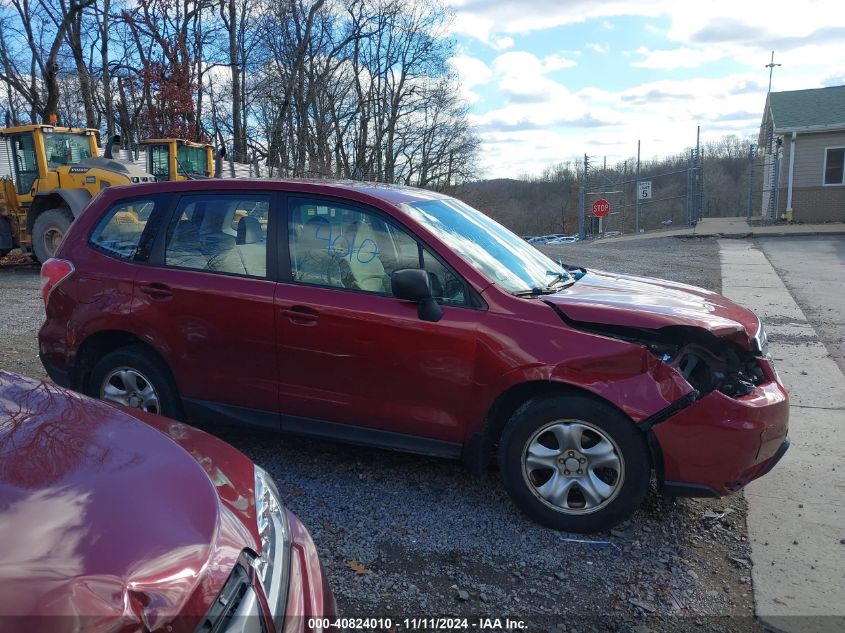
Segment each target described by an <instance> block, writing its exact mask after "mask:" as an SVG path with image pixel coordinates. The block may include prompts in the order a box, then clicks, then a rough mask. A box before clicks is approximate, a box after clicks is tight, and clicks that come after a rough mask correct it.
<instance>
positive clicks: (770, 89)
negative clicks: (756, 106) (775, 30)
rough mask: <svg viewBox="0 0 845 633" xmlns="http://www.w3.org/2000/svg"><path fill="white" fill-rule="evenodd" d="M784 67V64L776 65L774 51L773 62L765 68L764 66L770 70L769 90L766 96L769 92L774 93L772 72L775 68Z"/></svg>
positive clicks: (773, 53)
mask: <svg viewBox="0 0 845 633" xmlns="http://www.w3.org/2000/svg"><path fill="white" fill-rule="evenodd" d="M782 65H783V64H776V63H775V52H774V51H772V61H770V62H769V63H768V64H766V65H765V66H763V68H768V69H769V90H768V92H767V93H766V94H768V93H769V92H771V91H772V71H773V70H774V69H775V66H782Z"/></svg>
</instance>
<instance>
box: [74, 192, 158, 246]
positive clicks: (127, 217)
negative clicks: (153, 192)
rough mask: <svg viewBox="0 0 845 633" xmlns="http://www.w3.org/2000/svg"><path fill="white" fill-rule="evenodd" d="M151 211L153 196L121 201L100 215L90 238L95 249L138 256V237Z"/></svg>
mask: <svg viewBox="0 0 845 633" xmlns="http://www.w3.org/2000/svg"><path fill="white" fill-rule="evenodd" d="M154 211H155V202H154V201H153V200H132V201H130V202H120V203H118V204H116V205H115V206H113V207H112V208H111V209H109V211H108V212H107V213H106V214H105V215H104V216H103V217H102V218H101V219H100V221H99V222H98V223H97V226H96V227H95V228H94V231H93V232H92V233H91V238H90V240H89V241H90V243H91V245H92V246H94V247H96V248H97V249H99V250H102V251H105V252H106V253H108V254H109V255H114V256H116V257H118V258H120V259H126V260H135V259H140V257H139V256H140V254H141V250H142V249H141V243H142V240H141V237H142V235H143V234H144V230H145V229H146V228H147V225H148V224H149V223H150V222H151V218H152V216H153V212H154Z"/></svg>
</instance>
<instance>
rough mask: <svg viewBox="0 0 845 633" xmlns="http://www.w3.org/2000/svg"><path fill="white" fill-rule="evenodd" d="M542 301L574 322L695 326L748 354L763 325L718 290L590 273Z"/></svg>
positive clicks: (750, 313)
mask: <svg viewBox="0 0 845 633" xmlns="http://www.w3.org/2000/svg"><path fill="white" fill-rule="evenodd" d="M543 299H544V300H545V301H547V302H549V303H552V304H554V305H555V306H556V307H557V308H559V309H560V310H561V311H562V312H563V313H564V314H565V315H566V316H567V317H569V318H570V319H573V320H575V321H581V322H585V323H601V324H605V325H621V326H628V327H634V328H645V329H651V330H657V329H660V328H664V327H668V326H677V325H685V326H694V327H700V328H703V329H706V330H709V331H710V332H712V333H713V334H715V335H716V336H719V337H724V338H728V339H730V340H732V341H734V342H735V343H737V344H738V345H740V346H742V347H744V348H745V349H749V350H751V349H753V346H754V343H753V341H754V337H755V336H756V334H757V329H758V327H759V325H760V321H759V319H758V318H757V317H756V315H755V314H754V313H753V312H751V311H750V310H746V309H745V308H743V307H742V306H739V305H737V304H735V303H734V302H733V301H730V300H729V299H726V298H725V297H723V296H722V295H720V294H717V293H715V292H710V291H709V290H704V289H703V288H697V287H695V286H688V285H686V284H682V283H676V282H673V281H665V280H662V279H650V278H647V277H632V276H629V275H617V274H614V273H607V272H603V271H594V270H590V271H589V272H588V273H587V274H586V275H584V276H583V277H581V279H579V280H578V281H577V282H575V283H574V284H573V285H571V286H570V287H568V288H566V289H565V290H562V291H560V292H558V293H556V294H553V295H547V296H545V297H543Z"/></svg>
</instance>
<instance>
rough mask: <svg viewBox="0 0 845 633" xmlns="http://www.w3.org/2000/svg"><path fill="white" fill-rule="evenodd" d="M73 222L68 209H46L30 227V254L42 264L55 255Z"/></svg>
mask: <svg viewBox="0 0 845 633" xmlns="http://www.w3.org/2000/svg"><path fill="white" fill-rule="evenodd" d="M72 222H73V214H72V213H71V212H70V209H67V208H64V207H59V208H57V209H48V210H47V211H44V212H43V213H41V214H40V215H39V216H38V217H37V218H35V223H34V224H33V225H32V252H33V253H34V254H35V258H36V259H37V260H38V261H39V262H41V263H42V264H43V263H44V262H46V261H47V260H48V259H50V258H51V257H53V255H55V254H56V249H57V248H58V247H59V244H61V242H62V240H63V239H64V237H65V233H67V230H68V229H69V228H70V225H71V223H72Z"/></svg>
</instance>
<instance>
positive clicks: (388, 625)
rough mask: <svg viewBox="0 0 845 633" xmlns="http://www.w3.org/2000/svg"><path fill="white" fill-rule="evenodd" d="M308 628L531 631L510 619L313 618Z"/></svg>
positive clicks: (521, 622)
mask: <svg viewBox="0 0 845 633" xmlns="http://www.w3.org/2000/svg"><path fill="white" fill-rule="evenodd" d="M308 626H309V628H312V629H318V628H322V629H330V628H334V629H339V630H342V631H343V630H362V631H379V630H392V629H394V628H399V629H406V630H409V631H452V630H467V631H482V632H484V631H522V630H525V629H527V626H526V623H525V621H523V620H517V619H514V620H512V619H510V618H477V619H470V618H449V617H437V618H435V617H430V618H401V619H397V620H393V619H391V618H335V619H329V618H309V620H308Z"/></svg>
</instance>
